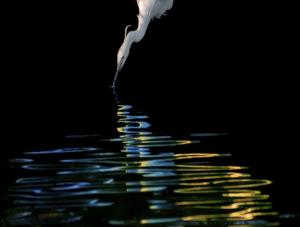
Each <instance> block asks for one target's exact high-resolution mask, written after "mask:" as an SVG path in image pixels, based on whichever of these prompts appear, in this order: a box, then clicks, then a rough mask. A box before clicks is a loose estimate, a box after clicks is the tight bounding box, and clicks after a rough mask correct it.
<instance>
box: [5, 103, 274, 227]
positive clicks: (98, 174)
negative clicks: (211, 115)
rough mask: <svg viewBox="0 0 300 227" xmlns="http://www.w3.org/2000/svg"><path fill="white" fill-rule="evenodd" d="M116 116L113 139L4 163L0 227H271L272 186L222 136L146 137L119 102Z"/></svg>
mask: <svg viewBox="0 0 300 227" xmlns="http://www.w3.org/2000/svg"><path fill="white" fill-rule="evenodd" d="M116 116H117V124H116V125H117V127H116V128H115V134H114V136H113V137H109V138H106V137H105V136H102V135H98V134H93V135H89V134H88V135H68V136H66V137H65V144H66V145H68V146H63V147H55V148H53V149H47V150H30V151H24V152H23V153H22V154H21V155H19V156H17V157H15V158H12V159H11V160H9V165H10V168H13V169H14V170H15V172H17V174H16V178H15V183H13V184H11V185H10V186H9V187H8V189H7V192H6V194H7V196H8V198H9V199H8V202H7V204H8V205H7V207H6V209H5V211H4V215H3V216H4V217H3V219H2V222H3V225H4V226H36V225H42V226H43V225H55V226H60V225H61V226H69V225H70V226H71V225H72V226H99V225H101V226H141V225H146V226H277V225H278V223H279V222H278V214H277V212H276V211H275V210H274V209H273V208H272V203H271V201H270V198H269V195H268V193H266V191H267V190H266V189H267V188H268V187H271V185H272V182H271V181H270V180H268V179H263V178H255V177H252V176H251V169H249V168H247V166H241V165H240V164H239V163H236V161H233V159H232V156H231V154H230V153H228V152H226V149H225V144H224V139H225V140H226V138H227V137H228V135H227V134H224V133H191V134H189V135H186V136H185V137H184V138H177V137H174V136H171V135H164V134H161V133H158V132H153V131H152V130H151V124H150V119H149V117H148V116H147V115H145V114H142V113H140V112H138V111H137V110H136V109H135V108H134V107H133V106H132V105H126V104H119V105H118V108H117V112H116ZM70 144H72V146H70ZM215 144H218V145H219V146H218V147H219V149H218V150H215V149H213V148H214V147H215V146H214V145H215Z"/></svg>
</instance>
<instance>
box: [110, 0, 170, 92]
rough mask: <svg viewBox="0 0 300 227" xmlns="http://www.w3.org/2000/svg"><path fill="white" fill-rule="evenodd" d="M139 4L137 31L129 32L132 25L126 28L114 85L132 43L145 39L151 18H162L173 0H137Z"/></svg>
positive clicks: (118, 57)
mask: <svg viewBox="0 0 300 227" xmlns="http://www.w3.org/2000/svg"><path fill="white" fill-rule="evenodd" d="M137 4H138V7H139V15H138V16H137V17H138V27H137V29H136V30H135V31H131V32H129V33H127V29H128V27H129V26H130V25H128V26H126V28H125V37H124V41H123V43H122V45H121V47H120V49H119V51H118V55H117V70H116V74H115V78H114V81H113V87H115V85H116V81H117V77H118V74H119V72H120V71H121V69H122V68H123V66H124V63H125V62H126V59H127V57H128V55H129V51H130V47H131V45H132V44H133V43H137V42H140V41H141V40H142V39H143V37H144V35H145V33H146V30H147V27H148V25H149V23H150V21H151V19H153V18H160V17H161V16H162V15H163V14H164V13H165V12H166V11H167V10H169V9H171V8H172V6H173V0H137Z"/></svg>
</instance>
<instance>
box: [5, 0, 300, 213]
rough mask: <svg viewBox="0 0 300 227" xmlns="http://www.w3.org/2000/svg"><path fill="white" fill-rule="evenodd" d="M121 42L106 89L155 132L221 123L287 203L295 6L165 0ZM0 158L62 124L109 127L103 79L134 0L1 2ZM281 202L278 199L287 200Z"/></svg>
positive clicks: (292, 174)
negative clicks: (114, 88) (119, 65)
mask: <svg viewBox="0 0 300 227" xmlns="http://www.w3.org/2000/svg"><path fill="white" fill-rule="evenodd" d="M174 2H175V3H174V7H173V9H172V10H171V11H170V12H169V13H168V15H167V16H165V17H163V18H161V19H160V20H154V21H153V22H152V23H151V24H150V26H149V28H148V31H147V35H146V36H145V38H144V39H143V40H142V42H141V43H139V44H136V45H134V46H133V48H132V51H131V54H130V57H129V59H128V61H127V62H126V65H125V67H124V70H123V71H122V73H121V74H120V77H119V79H120V80H119V81H118V90H119V93H120V94H121V95H120V97H121V99H124V100H126V101H124V102H125V103H126V102H127V103H128V102H129V103H132V104H134V105H135V106H137V108H138V109H140V110H141V111H143V112H144V113H147V115H149V116H150V118H151V119H152V124H153V126H154V127H155V126H156V127H157V128H158V129H159V130H161V131H165V132H178V131H190V132H228V133H229V134H230V142H231V145H230V149H231V152H232V153H233V154H234V155H235V157H236V158H237V159H240V160H243V162H245V163H247V164H248V165H249V166H250V167H252V169H253V171H254V173H255V174H256V175H257V176H259V177H266V178H269V179H272V180H274V182H275V183H274V187H273V188H272V189H270V190H271V191H272V192H273V194H274V197H275V200H276V201H277V209H279V210H280V209H282V210H283V212H287V211H295V210H297V206H296V204H298V203H299V195H298V192H299V186H298V185H297V181H298V180H299V176H298V172H299V167H298V165H299V164H298V162H299V159H298V158H297V153H298V152H299V110H298V96H299V88H298V87H299V86H298V84H299V83H298V81H297V76H298V75H299V71H298V69H297V65H298V64H297V63H298V62H297V56H298V55H299V54H298V53H299V51H298V49H297V45H298V43H297V40H298V38H299V37H298V36H297V30H298V27H299V26H298V24H297V18H298V16H297V12H296V6H295V5H288V4H285V5H283V4H282V3H276V2H274V1H272V2H265V3H261V2H249V1H248V2H243V1H242V2H241V1H230V2H224V1H209V2H207V1H206V2H205V1H186V0H177V1H176V0H175V1H174ZM2 10H3V11H4V13H3V14H2V17H3V20H2V26H1V34H2V35H1V36H2V41H1V49H2V55H3V60H2V65H3V67H2V70H1V78H2V79H1V81H2V82H1V85H2V86H1V87H3V88H2V89H1V97H2V108H1V112H2V114H3V116H2V118H1V125H2V126H1V131H2V133H3V137H2V138H3V151H1V152H2V155H3V157H6V156H8V155H11V154H15V153H18V152H20V151H21V150H22V149H23V148H24V147H26V148H27V147H34V146H40V145H43V144H55V143H57V142H58V141H59V140H60V138H62V137H63V135H68V134H78V133H98V132H100V133H104V132H105V131H107V130H111V125H112V123H113V122H114V116H115V108H116V107H115V105H114V102H113V96H112V94H111V88H110V85H111V83H112V79H113V76H114V72H115V68H116V53H117V50H118V48H119V46H120V44H121V43H122V40H123V36H124V28H125V26H126V25H128V24H133V25H134V26H136V23H137V19H136V15H137V13H138V8H137V6H136V2H135V1H134V0H111V1H100V2H98V3H96V4H95V3H83V2H80V3H76V2H71V3H61V2H59V3H53V2H48V3H28V2H26V3H15V4H13V5H9V6H4V7H3V8H2ZM287 208H288V209H287Z"/></svg>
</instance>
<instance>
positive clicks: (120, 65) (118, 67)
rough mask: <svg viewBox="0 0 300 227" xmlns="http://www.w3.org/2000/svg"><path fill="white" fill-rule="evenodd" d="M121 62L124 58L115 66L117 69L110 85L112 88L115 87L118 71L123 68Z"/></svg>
mask: <svg viewBox="0 0 300 227" xmlns="http://www.w3.org/2000/svg"><path fill="white" fill-rule="evenodd" d="M123 61H124V58H122V59H121V61H120V62H119V64H118V65H117V69H116V73H115V78H114V81H113V85H112V87H113V88H115V87H116V83H117V79H118V75H119V73H120V71H121V69H122V66H123Z"/></svg>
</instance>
